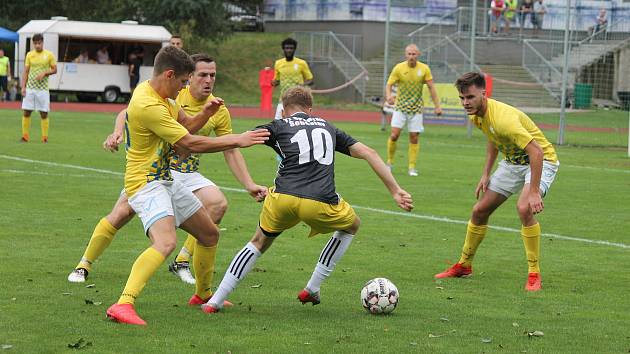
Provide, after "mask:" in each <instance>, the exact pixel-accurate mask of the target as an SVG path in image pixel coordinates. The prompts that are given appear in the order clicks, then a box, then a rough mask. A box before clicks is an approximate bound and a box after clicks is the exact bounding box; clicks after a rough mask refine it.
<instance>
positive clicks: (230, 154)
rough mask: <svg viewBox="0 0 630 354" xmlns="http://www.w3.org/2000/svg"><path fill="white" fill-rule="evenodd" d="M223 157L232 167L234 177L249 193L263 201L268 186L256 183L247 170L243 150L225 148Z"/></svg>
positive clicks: (258, 200)
mask: <svg viewBox="0 0 630 354" xmlns="http://www.w3.org/2000/svg"><path fill="white" fill-rule="evenodd" d="M223 157H224V158H225V162H226V163H227V165H228V167H230V171H232V174H233V175H234V177H236V179H237V180H238V181H239V182H240V183H241V185H242V186H243V187H244V188H245V190H247V193H249V195H250V196H251V197H252V198H254V199H256V201H257V202H261V201H263V200H264V199H265V195H267V188H266V187H264V186H260V185H257V184H256V183H254V180H253V179H252V177H251V176H250V174H249V171H248V170H247V164H246V163H245V159H244V158H243V154H241V151H240V150H239V149H230V150H225V151H223Z"/></svg>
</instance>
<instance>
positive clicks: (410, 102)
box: [387, 61, 433, 114]
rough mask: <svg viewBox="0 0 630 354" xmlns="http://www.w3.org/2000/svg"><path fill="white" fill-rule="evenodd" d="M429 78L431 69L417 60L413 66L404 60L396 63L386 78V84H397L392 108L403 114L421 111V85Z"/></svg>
mask: <svg viewBox="0 0 630 354" xmlns="http://www.w3.org/2000/svg"><path fill="white" fill-rule="evenodd" d="M431 80H433V76H432V75H431V69H429V66H428V65H426V64H424V63H421V62H419V61H418V62H416V66H414V67H413V68H412V67H410V66H409V64H407V62H406V61H403V62H402V63H398V64H396V66H394V69H393V70H392V73H391V74H389V78H388V79H387V84H388V85H394V84H396V85H397V86H398V92H397V95H396V106H395V108H394V109H395V110H397V111H399V112H403V113H405V114H416V113H422V107H423V104H422V87H423V86H424V84H425V83H426V82H427V81H431Z"/></svg>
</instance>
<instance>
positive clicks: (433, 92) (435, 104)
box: [427, 80, 442, 116]
mask: <svg viewBox="0 0 630 354" xmlns="http://www.w3.org/2000/svg"><path fill="white" fill-rule="evenodd" d="M427 86H428V87H429V92H430V93H431V99H432V100H433V107H435V114H436V115H438V116H441V115H442V107H441V106H440V97H439V96H438V94H437V89H436V88H435V84H433V80H429V81H427Z"/></svg>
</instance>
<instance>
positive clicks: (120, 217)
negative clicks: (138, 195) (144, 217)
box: [107, 204, 136, 229]
mask: <svg viewBox="0 0 630 354" xmlns="http://www.w3.org/2000/svg"><path fill="white" fill-rule="evenodd" d="M134 215H136V214H135V212H134V211H133V209H131V207H130V206H129V204H122V205H116V207H115V208H114V209H113V210H112V212H111V213H109V215H107V220H108V221H109V223H110V224H112V226H113V227H115V228H116V229H120V228H122V227H123V226H125V224H127V223H128V222H129V220H131V219H132V218H133V217H134Z"/></svg>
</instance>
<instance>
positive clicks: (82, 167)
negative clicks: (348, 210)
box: [0, 110, 630, 353]
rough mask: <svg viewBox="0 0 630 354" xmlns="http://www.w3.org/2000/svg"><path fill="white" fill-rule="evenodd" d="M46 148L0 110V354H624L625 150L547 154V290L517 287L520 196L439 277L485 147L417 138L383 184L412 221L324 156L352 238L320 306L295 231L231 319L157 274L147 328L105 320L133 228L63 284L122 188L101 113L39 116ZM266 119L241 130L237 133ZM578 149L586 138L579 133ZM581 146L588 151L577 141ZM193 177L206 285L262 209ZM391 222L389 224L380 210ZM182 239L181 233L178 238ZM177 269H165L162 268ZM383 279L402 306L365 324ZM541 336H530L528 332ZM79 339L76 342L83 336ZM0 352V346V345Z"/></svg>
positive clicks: (453, 130)
mask: <svg viewBox="0 0 630 354" xmlns="http://www.w3.org/2000/svg"><path fill="white" fill-rule="evenodd" d="M51 119H52V122H51V133H50V143H49V144H47V145H44V144H41V143H39V124H38V119H34V120H33V127H32V133H31V135H32V137H33V139H32V142H30V143H28V144H21V143H18V142H17V141H18V138H19V131H20V113H19V112H18V111H8V110H0V122H1V124H2V129H0V161H1V167H0V183H1V184H2V186H3V187H4V188H3V193H2V198H1V199H2V201H3V203H2V204H3V211H2V213H0V260H2V266H1V268H0V269H2V270H1V271H0V283H1V284H2V286H0V345H2V348H7V347H8V346H11V347H10V348H9V349H8V350H6V352H7V353H64V352H73V351H75V350H76V349H73V348H69V345H75V344H76V346H79V347H82V346H85V345H86V343H90V345H89V346H85V347H83V351H84V352H90V353H123V352H128V353H145V352H146V353H157V352H164V353H215V352H216V353H227V352H231V353H279V352H291V353H331V352H337V353H364V352H374V353H376V352H381V353H382V352H389V353H397V352H419V353H481V352H484V353H627V352H628V351H629V350H630V337H629V333H628V328H629V326H630V300H629V298H628V289H629V288H628V280H629V279H630V271H628V259H630V258H629V256H630V249H629V247H630V241H628V239H629V237H630V231H629V230H630V218H629V217H628V215H630V203H628V199H629V197H628V196H629V195H630V183H629V181H630V159H629V158H627V157H626V151H625V148H585V147H573V146H569V147H559V148H558V149H557V150H558V155H559V158H560V161H561V166H560V171H559V174H558V176H557V179H556V182H555V184H554V186H553V188H552V189H551V191H550V194H549V195H548V197H547V198H546V199H545V207H546V208H545V211H544V213H542V214H541V216H540V217H539V220H540V222H541V225H542V229H543V232H544V233H545V235H544V236H543V239H542V260H541V266H542V270H543V286H544V290H543V291H541V292H539V293H534V294H529V293H526V292H525V291H524V290H523V285H524V282H525V277H526V271H527V262H526V260H525V255H524V250H523V245H522V241H521V239H520V236H519V234H518V229H519V228H520V224H519V221H518V217H517V215H516V210H515V199H511V200H509V201H508V202H507V203H506V204H505V205H504V206H503V207H502V208H501V209H500V210H498V211H497V213H496V214H495V215H494V216H493V217H492V219H491V224H492V225H494V226H500V227H503V228H505V229H502V230H498V229H493V230H490V231H489V233H488V236H487V237H486V239H485V241H484V243H483V244H482V246H481V248H480V249H479V252H478V253H477V257H476V260H475V274H474V276H473V277H472V278H469V279H453V280H447V281H440V282H436V281H434V279H433V274H435V273H436V272H439V271H442V270H443V269H444V268H445V267H447V266H448V264H449V262H456V261H457V259H458V257H459V250H460V248H461V244H462V241H463V237H464V230H465V226H464V224H463V223H464V222H465V221H466V220H467V219H468V217H469V215H470V210H471V207H472V205H473V204H474V202H475V200H474V188H475V186H476V184H477V181H478V179H479V177H480V172H481V169H482V164H483V161H484V152H485V143H484V140H483V138H482V136H481V135H480V134H479V133H478V132H475V134H474V135H473V137H472V139H467V138H466V134H465V130H464V128H462V127H447V126H428V127H427V132H426V134H425V135H423V137H422V140H421V152H420V162H419V168H420V171H421V174H420V176H419V177H416V178H412V177H408V176H407V175H406V173H405V172H406V169H405V165H406V164H405V160H406V150H407V148H406V142H404V139H402V142H401V143H400V144H399V153H398V156H397V159H398V164H397V165H396V166H395V169H394V174H395V176H396V177H397V178H398V180H399V182H400V184H401V185H402V186H403V188H405V189H406V190H408V191H409V192H410V193H412V195H413V197H414V199H415V206H416V208H415V210H414V211H413V212H412V213H410V214H407V213H403V212H401V213H398V210H397V208H396V206H395V204H394V202H393V201H392V200H391V198H390V196H389V194H388V193H387V191H386V190H385V188H384V187H383V186H382V185H381V184H380V181H379V180H378V178H377V177H376V176H375V175H373V174H372V173H371V171H370V169H369V167H368V165H367V164H366V163H365V162H362V161H359V160H354V159H351V158H348V157H346V156H339V158H338V160H337V175H336V181H337V187H338V192H339V193H341V194H342V195H343V196H344V198H345V199H346V200H348V201H349V202H350V203H351V204H352V205H354V206H355V207H356V211H357V213H358V214H359V215H360V216H361V219H362V221H363V224H362V228H361V230H360V232H359V235H358V236H357V238H356V239H355V241H354V242H353V244H352V246H351V248H350V249H349V251H348V252H347V253H346V255H345V257H344V258H343V260H342V261H341V263H340V264H339V266H338V268H337V270H336V271H335V273H334V274H333V276H332V277H331V278H330V279H328V281H327V282H326V283H325V284H324V286H323V288H322V303H321V305H318V306H315V307H313V306H302V305H301V304H300V303H299V302H298V301H297V300H296V299H295V296H296V294H297V292H298V291H299V290H300V289H301V288H302V287H303V286H304V285H305V283H306V281H307V280H308V278H309V276H310V274H311V271H312V269H313V266H314V265H315V262H316V260H317V257H318V256H319V252H320V250H321V248H322V247H323V245H324V244H325V242H326V241H327V240H328V237H327V236H319V237H316V238H313V239H307V238H306V234H307V229H306V227H304V226H301V225H300V226H297V227H295V228H294V229H293V230H290V231H288V232H286V233H284V234H283V235H282V236H280V239H278V240H277V241H276V243H275V245H274V247H273V248H271V249H270V250H269V251H268V252H267V253H266V254H265V255H264V256H263V257H262V258H261V259H260V260H259V263H257V268H258V271H256V272H252V273H251V274H250V276H249V277H248V278H247V279H246V280H245V281H244V282H243V283H242V284H241V286H240V287H239V288H238V289H237V290H236V291H235V292H234V293H233V294H232V296H231V298H230V299H231V300H232V301H233V302H234V303H235V304H237V306H235V307H234V308H231V309H228V310H226V311H225V312H222V313H219V314H217V315H213V316H208V315H206V314H204V313H202V312H201V311H199V310H198V309H196V308H189V307H188V306H186V301H187V300H188V298H189V297H190V295H191V294H192V292H193V290H194V289H193V287H191V286H189V285H186V284H184V283H182V282H180V281H179V280H178V279H176V278H175V277H174V276H173V275H171V274H170V273H168V271H167V267H166V264H165V265H163V266H162V267H161V268H160V270H159V271H158V272H157V273H156V275H155V276H154V277H153V279H151V281H150V282H149V284H148V285H147V287H146V288H145V290H144V292H143V293H142V295H141V297H140V299H139V300H138V302H137V309H138V312H139V314H140V315H141V316H142V317H143V318H144V319H145V320H147V321H148V323H149V325H148V327H146V328H138V327H133V326H125V325H120V324H116V323H113V322H110V321H108V320H106V318H105V310H106V308H107V307H108V306H109V305H110V304H111V303H113V302H115V301H116V300H117V298H118V296H119V294H120V292H121V291H122V288H123V286H124V283H125V281H126V279H127V276H128V274H129V270H130V268H131V264H132V263H133V261H134V260H135V258H136V257H137V256H138V255H139V254H140V252H142V251H143V250H144V249H145V248H146V247H148V244H149V243H148V241H147V239H146V238H145V237H144V236H143V234H142V226H141V224H140V222H139V221H138V220H137V219H134V220H133V221H132V222H131V223H130V224H129V225H127V226H126V227H125V228H123V229H122V230H121V231H120V232H119V233H118V235H117V239H116V240H115V241H114V242H113V243H112V245H111V246H110V248H109V249H108V250H107V251H106V252H105V254H104V255H103V257H102V258H101V259H100V260H99V261H98V262H96V264H95V266H94V270H93V272H92V273H91V274H90V278H89V279H88V282H87V283H86V284H94V286H93V287H89V288H88V287H86V284H70V283H68V282H67V281H66V276H67V274H68V272H70V271H71V270H72V269H73V267H74V266H75V265H76V262H77V261H78V260H79V258H80V257H81V255H82V252H83V249H84V247H85V245H86V243H87V241H88V239H89V237H90V235H91V233H92V230H93V227H94V225H95V224H96V223H97V221H98V220H99V219H100V218H101V217H102V216H104V215H106V214H107V213H108V212H109V211H110V210H111V207H112V206H113V203H114V201H115V200H116V199H117V197H118V194H119V192H120V190H121V188H122V172H123V169H124V154H123V153H116V154H110V153H107V152H104V151H103V150H102V149H101V147H100V145H101V142H102V141H103V139H104V138H105V136H106V135H107V134H108V133H109V132H110V130H111V127H112V121H113V116H112V115H106V114H96V113H61V112H53V113H52V114H51ZM259 123H261V121H254V120H245V119H236V120H235V121H234V126H235V131H237V132H238V131H243V130H245V129H248V128H251V127H253V126H255V125H256V124H259ZM338 126H339V127H341V128H343V129H344V130H346V131H347V132H349V133H350V134H352V135H353V136H354V137H356V138H357V139H359V140H360V141H362V142H364V143H367V144H368V145H371V146H373V147H374V148H376V149H377V150H379V151H381V152H384V151H385V142H386V136H387V135H386V133H384V132H381V131H379V129H378V126H377V125H369V124H350V123H339V124H338ZM586 138H588V137H585V139H586ZM584 145H589V144H586V143H584ZM243 154H244V155H245V158H246V159H247V161H248V163H249V169H250V171H251V174H252V176H253V177H254V179H255V180H256V181H257V182H258V183H260V184H267V185H270V184H271V183H273V178H274V175H275V171H276V162H275V158H274V153H273V152H272V151H271V149H269V148H266V147H254V148H251V149H247V150H244V151H243ZM201 172H202V173H203V174H205V175H206V176H208V177H209V178H211V179H212V180H214V181H215V182H216V183H217V184H218V185H220V186H224V187H228V188H230V189H226V190H225V194H226V196H227V198H228V200H229V202H230V207H229V210H228V212H227V214H226V216H225V218H224V222H223V224H222V225H221V226H222V227H224V228H226V231H224V232H223V233H222V236H221V237H222V238H221V243H220V249H219V253H218V256H217V274H216V276H215V285H217V284H218V283H219V281H220V280H221V278H222V276H223V273H224V271H225V268H226V266H227V264H228V263H229V262H230V260H231V259H232V257H233V255H234V254H235V253H236V252H237V251H238V250H239V249H240V248H241V247H242V246H243V245H244V244H245V243H246V242H247V241H248V240H249V238H250V237H251V235H252V233H253V230H254V228H255V227H256V224H257V217H258V213H259V211H260V205H258V204H255V203H254V202H253V201H252V200H250V198H249V197H248V196H247V194H245V193H242V192H238V191H235V190H234V189H238V188H240V186H239V185H238V183H237V182H236V180H235V179H234V178H233V177H232V175H231V174H230V172H229V171H228V169H227V167H226V165H225V163H224V162H223V158H222V157H221V156H219V154H214V155H209V156H205V157H204V158H203V159H202V171H201ZM387 212H392V213H395V214H387ZM183 241H184V235H183V234H181V237H180V244H181V243H182V242H183ZM171 258H172V257H171ZM379 276H380V277H387V278H389V279H391V280H392V281H393V282H394V283H395V284H396V285H397V286H398V288H399V290H400V293H401V300H400V303H399V307H398V308H397V309H396V311H394V313H393V314H392V315H390V316H384V317H381V316H372V315H370V314H368V313H366V312H365V311H364V310H363V309H362V307H361V305H360V303H359V292H360V290H361V287H362V286H363V283H364V282H366V281H367V280H369V279H371V278H374V277H379ZM534 331H541V332H543V333H544V336H542V337H538V336H535V337H532V336H529V335H528V332H534ZM80 340H82V341H83V342H82V343H81V344H78V342H79V341H80ZM3 351H4V350H3Z"/></svg>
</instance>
